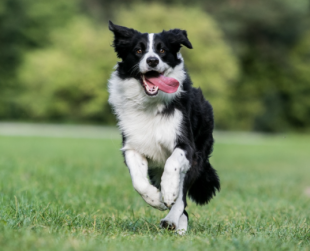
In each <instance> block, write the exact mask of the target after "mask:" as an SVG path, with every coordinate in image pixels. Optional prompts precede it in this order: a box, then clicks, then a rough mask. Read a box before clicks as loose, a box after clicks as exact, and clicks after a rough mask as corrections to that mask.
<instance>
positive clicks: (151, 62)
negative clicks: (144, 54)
mask: <svg viewBox="0 0 310 251" xmlns="http://www.w3.org/2000/svg"><path fill="white" fill-rule="evenodd" d="M146 63H147V64H148V65H149V66H151V67H155V66H157V65H158V63H159V60H158V58H157V57H149V58H147V59H146Z"/></svg>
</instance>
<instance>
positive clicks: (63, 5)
mask: <svg viewBox="0 0 310 251" xmlns="http://www.w3.org/2000/svg"><path fill="white" fill-rule="evenodd" d="M76 10H77V4H76V3H73V1H64V0H54V1H52V2H48V4H47V3H46V1H44V0H27V1H24V0H2V1H1V2H0V31H1V32H0V118H4V117H5V118H14V117H15V118H16V117H19V116H20V114H19V112H18V107H17V106H16V104H15V101H14V96H16V93H17V92H18V88H19V87H18V83H17V82H16V70H17V69H18V67H19V65H20V64H21V62H22V55H23V52H24V51H26V50H29V49H34V48H38V47H43V46H46V45H48V40H47V38H48V33H49V31H50V30H51V29H52V28H54V27H59V26H61V25H63V24H64V23H65V22H66V21H68V20H69V19H70V18H71V17H72V16H73V14H74V13H75V12H76Z"/></svg>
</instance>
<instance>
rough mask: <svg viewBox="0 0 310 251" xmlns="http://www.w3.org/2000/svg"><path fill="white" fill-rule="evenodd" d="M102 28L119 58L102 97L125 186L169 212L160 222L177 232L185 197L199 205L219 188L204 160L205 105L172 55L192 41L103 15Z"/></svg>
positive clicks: (182, 224) (184, 222) (181, 229)
mask: <svg viewBox="0 0 310 251" xmlns="http://www.w3.org/2000/svg"><path fill="white" fill-rule="evenodd" d="M109 29H110V30H111V31H112V32H113V33H114V41H113V47H114V49H115V52H116V54H117V56H118V58H120V59H121V62H118V63H117V65H116V68H115V71H114V72H113V73H112V75H111V78H110V80H109V84H108V89H109V93H110V96H109V103H110V105H111V106H112V108H113V110H114V113H115V114H116V116H117V119H118V126H119V129H120V131H121V133H122V138H123V147H122V151H123V155H124V159H125V164H126V165H127V167H128V169H129V172H130V176H131V179H132V184H133V187H134V189H135V190H136V191H137V192H138V193H139V194H140V195H141V197H142V198H143V199H144V200H145V202H146V203H148V204H149V205H151V206H152V207H154V208H157V209H159V210H166V209H169V210H170V211H169V213H168V215H167V216H166V217H165V218H164V219H162V220H161V222H160V225H161V227H162V228H167V229H170V230H176V231H177V232H178V233H179V234H184V233H185V232H186V231H187V227H188V214H187V212H186V211H185V207H186V205H187V203H186V195H188V196H189V197H190V198H191V199H192V200H193V201H195V202H196V203H197V204H200V205H203V204H206V203H208V202H209V200H210V199H211V198H212V197H213V196H214V195H215V193H216V190H219V189H220V182H219V178H218V175H217V173H216V171H215V170H214V169H213V168H212V166H211V164H210V162H209V158H210V154H211V152H212V146H213V136H212V131H213V124H214V123H213V111H212V107H211V105H210V104H209V102H208V101H206V100H205V99H204V97H203V95H202V92H201V90H200V89H196V88H193V87H192V82H191V80H190V77H189V75H188V73H187V72H186V70H185V69H184V61H183V58H182V55H181V53H180V49H181V47H182V45H184V46H185V47H187V48H189V49H192V48H193V47H192V45H191V43H190V41H189V40H188V37H187V32H186V31H185V30H180V29H173V30H169V31H162V32H161V33H140V32H138V31H136V30H134V29H130V28H126V27H123V26H119V25H115V24H113V23H112V22H111V21H110V22H109ZM148 177H149V178H148Z"/></svg>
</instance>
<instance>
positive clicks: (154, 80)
mask: <svg viewBox="0 0 310 251" xmlns="http://www.w3.org/2000/svg"><path fill="white" fill-rule="evenodd" d="M145 81H146V82H147V84H148V85H149V87H153V86H154V85H156V86H158V89H159V90H161V91H163V92H166V93H174V92H176V91H177V90H178V87H179V85H180V83H179V81H178V80H176V79H175V78H169V77H165V76H163V75H159V77H150V78H146V77H145Z"/></svg>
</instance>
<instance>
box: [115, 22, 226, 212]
mask: <svg viewBox="0 0 310 251" xmlns="http://www.w3.org/2000/svg"><path fill="white" fill-rule="evenodd" d="M109 29H110V30H111V31H113V33H114V42H113V46H114V48H115V51H116V53H117V55H118V57H119V58H121V59H122V62H119V63H118V68H117V71H118V75H119V77H120V78H122V79H127V78H137V79H138V78H140V72H138V71H132V67H133V66H134V65H135V64H137V63H138V62H139V61H140V60H141V58H142V57H143V55H144V54H145V53H146V52H147V51H146V50H147V42H148V37H147V36H148V34H147V33H140V32H138V31H136V30H133V29H129V28H126V27H122V26H118V25H114V24H113V23H112V22H110V23H109ZM154 41H155V42H154V50H155V51H156V52H158V51H159V50H160V49H164V50H165V53H162V54H160V53H157V54H158V55H159V56H160V58H161V60H162V61H164V62H165V63H167V64H168V65H169V66H171V67H175V66H176V65H178V64H179V63H180V62H181V61H180V59H179V58H178V57H177V53H178V52H179V50H180V48H181V45H184V46H186V47H187V48H189V49H191V48H193V47H192V45H191V43H190V41H189V40H188V37H187V33H186V31H184V30H179V29H174V30H170V31H163V32H161V33H157V34H156V35H155V37H154ZM137 50H141V51H142V53H141V54H137V52H136V51H137ZM183 90H184V92H183V93H182V94H181V95H180V96H179V97H178V98H176V99H175V100H173V101H172V102H171V103H170V104H169V105H167V106H166V107H165V109H164V110H163V111H162V112H161V113H162V114H164V115H166V116H171V115H173V113H174V111H175V109H178V110H180V111H181V112H182V115H183V122H182V133H181V135H182V136H180V137H179V138H178V139H177V144H176V147H178V148H181V149H183V150H185V152H186V157H187V159H188V160H189V161H190V163H191V168H190V170H189V171H188V172H187V174H186V177H185V182H184V196H183V198H184V199H183V200H184V203H185V206H186V195H188V196H189V197H190V198H191V199H192V200H193V201H195V202H196V203H197V204H200V205H203V204H206V203H208V202H209V201H210V199H211V198H212V197H213V196H214V195H215V193H216V191H217V190H220V181H219V177H218V175H217V173H216V171H215V170H214V169H213V168H212V166H211V164H210V161H209V158H210V155H211V153H212V147H213V142H214V140H213V136H212V132H213V127H214V121H213V110H212V106H211V105H210V103H209V102H208V101H206V100H205V99H204V97H203V94H202V92H201V90H200V89H196V88H193V87H192V82H191V80H190V77H189V75H188V74H187V78H186V79H185V81H184V82H183ZM125 141H126V138H125V136H124V135H123V142H125ZM162 172H163V170H162V169H160V168H158V169H149V173H148V174H149V177H150V181H151V183H152V184H153V185H154V186H156V187H158V188H160V178H161V175H162ZM184 213H185V214H186V215H187V213H186V211H184ZM187 217H188V215H187Z"/></svg>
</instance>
